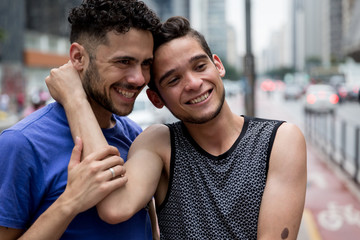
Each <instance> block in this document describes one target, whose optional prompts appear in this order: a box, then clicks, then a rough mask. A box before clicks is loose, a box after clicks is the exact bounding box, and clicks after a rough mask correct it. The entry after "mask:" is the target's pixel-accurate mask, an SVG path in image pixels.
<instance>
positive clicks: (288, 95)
mask: <svg viewBox="0 0 360 240" xmlns="http://www.w3.org/2000/svg"><path fill="white" fill-rule="evenodd" d="M302 94H303V88H302V87H301V86H300V85H298V84H286V86H285V90H284V98H285V100H288V99H295V100H296V99H299V98H300V97H301V96H302Z"/></svg>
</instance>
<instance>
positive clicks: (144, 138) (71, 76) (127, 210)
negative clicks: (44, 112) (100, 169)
mask: <svg viewBox="0 0 360 240" xmlns="http://www.w3.org/2000/svg"><path fill="white" fill-rule="evenodd" d="M70 80H71V81H70ZM46 83H47V85H48V88H49V90H50V93H51V95H52V97H53V98H54V99H55V100H57V101H58V102H60V103H61V104H62V105H63V106H64V108H65V112H66V115H67V118H68V121H69V125H70V127H71V133H72V135H73V136H80V137H81V138H82V139H83V142H84V153H83V155H85V156H86V154H89V153H91V152H94V151H97V150H98V149H99V148H100V149H101V148H103V147H104V146H108V144H107V142H106V139H105V137H104V136H103V134H102V131H101V129H100V126H99V124H98V122H97V120H96V117H95V115H94V112H93V111H92V109H91V106H90V104H89V102H88V101H87V98H86V94H85V92H84V90H83V88H82V85H81V81H80V80H79V77H78V74H77V72H76V70H75V69H74V68H73V67H72V64H71V62H69V63H67V64H65V65H64V66H62V67H60V68H59V69H54V70H52V71H51V75H50V77H49V78H47V79H46ZM84 116H86V120H84ZM158 130H160V131H158ZM163 135H164V136H163ZM162 141H168V142H169V131H168V128H167V127H165V126H152V127H150V128H148V129H147V130H145V131H144V132H143V133H142V134H140V135H139V136H138V137H137V138H136V140H135V141H134V143H133V144H132V146H131V148H130V151H129V154H128V160H127V162H126V164H125V165H124V166H125V168H126V176H127V178H128V180H130V181H128V182H127V184H126V185H125V186H124V187H122V188H119V189H117V190H116V191H114V192H112V193H111V194H109V195H108V196H107V197H106V199H104V200H103V201H101V202H100V203H99V204H97V208H98V212H99V216H100V217H101V218H102V219H103V220H104V221H106V222H108V223H111V224H115V223H119V222H122V221H125V220H127V219H129V218H130V217H132V216H133V215H134V214H135V213H136V212H138V211H139V210H140V209H142V208H144V207H145V206H146V205H147V204H148V203H149V201H150V200H151V198H152V196H153V195H154V193H155V191H156V187H157V184H158V182H159V179H160V176H161V172H162V168H163V162H162V159H161V157H160V151H161V150H162V148H159V146H161V144H163V143H162ZM166 143H167V142H166ZM167 144H170V143H167ZM85 149H87V152H86V153H85ZM154 149H157V151H154ZM119 202H121V203H122V204H119Z"/></svg>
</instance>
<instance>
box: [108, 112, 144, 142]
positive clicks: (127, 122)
mask: <svg viewBox="0 0 360 240" xmlns="http://www.w3.org/2000/svg"><path fill="white" fill-rule="evenodd" d="M113 117H114V118H115V120H116V122H117V124H120V125H121V128H123V129H124V131H126V132H127V133H128V134H129V135H130V136H134V137H136V136H137V135H139V134H140V133H141V132H142V129H141V127H140V126H139V124H137V123H136V122H134V121H133V120H131V119H130V118H128V117H123V116H118V115H115V114H113Z"/></svg>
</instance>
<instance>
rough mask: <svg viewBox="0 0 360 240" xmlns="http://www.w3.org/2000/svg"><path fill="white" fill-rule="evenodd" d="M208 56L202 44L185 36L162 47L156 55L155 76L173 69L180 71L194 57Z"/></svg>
mask: <svg viewBox="0 0 360 240" xmlns="http://www.w3.org/2000/svg"><path fill="white" fill-rule="evenodd" d="M200 54H206V53H205V51H204V50H203V49H202V48H201V45H200V43H199V42H198V41H197V40H196V39H195V38H193V37H190V36H185V37H181V38H177V39H174V40H171V41H170V42H167V43H165V44H163V45H161V46H160V47H159V48H158V49H157V50H156V52H155V54H154V63H153V69H154V75H155V78H156V76H159V75H161V74H162V73H164V72H166V71H169V70H171V69H178V68H181V67H184V66H185V65H187V64H189V61H190V59H191V58H192V57H193V56H196V55H200Z"/></svg>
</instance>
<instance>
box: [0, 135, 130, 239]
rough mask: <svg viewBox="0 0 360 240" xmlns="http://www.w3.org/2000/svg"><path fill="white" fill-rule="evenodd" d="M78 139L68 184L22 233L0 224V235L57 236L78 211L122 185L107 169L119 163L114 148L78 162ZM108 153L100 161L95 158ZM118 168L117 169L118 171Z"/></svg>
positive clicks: (12, 236) (93, 204)
mask: <svg viewBox="0 0 360 240" xmlns="http://www.w3.org/2000/svg"><path fill="white" fill-rule="evenodd" d="M81 150H82V142H81V140H80V139H79V138H77V139H76V145H75V147H74V149H73V152H72V155H71V159H70V162H69V166H68V173H69V174H68V184H67V186H66V189H65V191H64V193H63V194H62V195H60V197H59V198H58V199H57V200H56V201H55V202H54V203H53V204H52V205H51V206H50V207H49V208H48V209H47V210H46V211H45V212H44V213H43V214H42V215H41V216H40V217H39V218H38V219H37V220H36V221H35V223H34V224H33V225H32V226H31V227H30V228H29V229H28V230H27V231H26V232H25V233H24V230H22V229H11V228H6V227H0V239H4V240H5V239H18V238H19V237H20V236H21V235H22V234H23V233H24V234H23V235H22V236H21V237H20V238H19V239H30V240H31V239H36V240H42V239H44V240H45V239H59V238H60V237H61V235H62V234H63V233H64V231H65V230H66V228H67V226H68V225H69V224H70V222H71V221H72V220H73V218H74V217H75V216H76V215H77V214H78V213H80V212H83V211H85V210H87V209H89V208H90V207H93V206H95V204H96V203H98V202H99V201H101V200H102V199H103V198H104V197H105V196H106V195H108V194H109V193H110V192H112V191H113V190H114V189H116V188H119V187H121V186H123V185H124V184H125V182H126V178H116V179H112V174H111V173H110V171H108V169H109V168H110V167H114V168H115V166H116V165H118V164H122V162H121V159H120V158H119V157H115V155H114V154H116V153H117V149H116V148H113V147H107V148H105V149H103V150H102V151H98V152H96V153H94V154H90V155H89V156H88V157H86V158H85V159H84V160H83V161H82V162H80V156H81ZM108 155H114V156H113V157H110V158H106V160H104V161H95V159H102V158H104V157H106V156H108ZM119 170H121V169H117V172H118V174H123V173H124V172H119Z"/></svg>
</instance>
